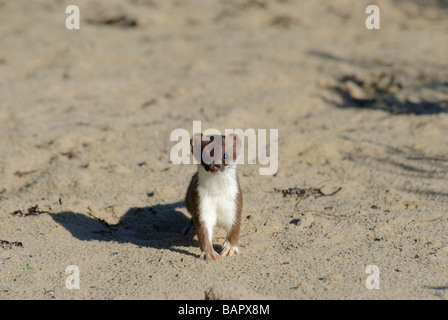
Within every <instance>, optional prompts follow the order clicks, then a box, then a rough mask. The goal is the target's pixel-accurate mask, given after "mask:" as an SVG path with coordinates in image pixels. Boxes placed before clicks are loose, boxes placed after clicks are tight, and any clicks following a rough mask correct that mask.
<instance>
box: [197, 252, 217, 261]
mask: <svg viewBox="0 0 448 320" xmlns="http://www.w3.org/2000/svg"><path fill="white" fill-rule="evenodd" d="M201 258H202V259H204V260H205V261H215V260H218V259H219V254H218V253H217V252H216V251H211V252H205V251H203V252H202V254H201Z"/></svg>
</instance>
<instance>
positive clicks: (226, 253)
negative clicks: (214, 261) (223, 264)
mask: <svg viewBox="0 0 448 320" xmlns="http://www.w3.org/2000/svg"><path fill="white" fill-rule="evenodd" d="M239 253H240V252H239V250H238V247H237V246H231V245H230V244H229V243H228V242H227V241H226V243H224V248H223V250H222V252H221V256H223V257H231V256H233V255H234V254H235V255H236V254H239Z"/></svg>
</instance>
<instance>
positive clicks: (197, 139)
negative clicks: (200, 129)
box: [190, 133, 202, 153]
mask: <svg viewBox="0 0 448 320" xmlns="http://www.w3.org/2000/svg"><path fill="white" fill-rule="evenodd" d="M201 143H202V133H195V134H194V135H193V138H191V139H190V149H191V153H193V148H194V146H198V148H199V150H201Z"/></svg>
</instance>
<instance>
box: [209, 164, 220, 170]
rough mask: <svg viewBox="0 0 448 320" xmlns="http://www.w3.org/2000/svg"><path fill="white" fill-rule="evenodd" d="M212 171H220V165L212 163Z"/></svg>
mask: <svg viewBox="0 0 448 320" xmlns="http://www.w3.org/2000/svg"><path fill="white" fill-rule="evenodd" d="M210 171H211V172H218V171H219V165H217V164H212V165H210Z"/></svg>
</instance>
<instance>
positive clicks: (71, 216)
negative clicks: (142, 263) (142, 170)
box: [50, 201, 199, 257]
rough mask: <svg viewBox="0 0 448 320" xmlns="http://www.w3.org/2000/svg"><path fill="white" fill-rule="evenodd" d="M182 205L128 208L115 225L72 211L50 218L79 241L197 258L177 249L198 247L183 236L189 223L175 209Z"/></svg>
mask: <svg viewBox="0 0 448 320" xmlns="http://www.w3.org/2000/svg"><path fill="white" fill-rule="evenodd" d="M183 206H184V202H183V201H179V202H175V203H170V204H163V205H155V206H151V207H141V208H130V209H129V210H128V211H127V212H126V214H125V215H124V216H123V217H122V218H121V219H120V221H119V222H118V223H117V224H114V225H111V224H108V223H107V222H106V221H104V220H101V219H98V218H96V217H94V216H91V217H89V216H87V215H85V214H81V213H75V212H71V211H64V212H59V213H50V216H51V217H52V218H53V220H54V221H55V222H57V223H58V224H60V225H61V226H63V227H64V228H65V229H67V230H68V231H69V232H70V233H71V234H72V235H73V236H74V237H75V238H77V239H79V240H83V241H92V240H97V241H111V242H118V243H132V244H135V245H138V246H142V247H151V248H157V249H168V250H171V251H174V252H179V253H183V254H187V255H191V256H195V257H196V256H198V254H194V253H191V252H189V251H187V250H183V249H179V248H178V247H185V246H194V247H198V246H199V245H198V242H197V241H196V240H194V239H193V238H192V237H191V236H185V235H182V228H184V227H185V226H186V225H187V224H188V223H189V221H190V218H188V217H187V216H185V215H184V214H183V213H182V212H180V211H178V210H176V209H177V208H180V207H183ZM198 253H199V251H198Z"/></svg>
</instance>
